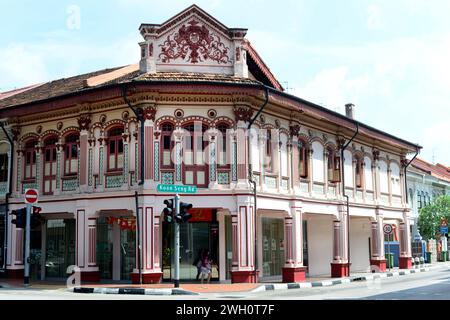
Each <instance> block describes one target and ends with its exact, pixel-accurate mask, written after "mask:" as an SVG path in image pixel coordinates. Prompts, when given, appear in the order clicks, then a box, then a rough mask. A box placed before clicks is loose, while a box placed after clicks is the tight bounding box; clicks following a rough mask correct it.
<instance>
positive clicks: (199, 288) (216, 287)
mask: <svg viewBox="0 0 450 320" xmlns="http://www.w3.org/2000/svg"><path fill="white" fill-rule="evenodd" d="M449 266H450V262H438V263H435V264H425V265H422V266H420V267H413V268H412V269H409V270H408V269H398V268H394V269H392V270H391V271H390V272H389V271H387V272H386V273H353V274H351V276H350V277H346V278H330V277H321V278H317V277H316V278H307V280H306V282H301V283H281V282H279V283H275V282H272V283H256V284H255V283H235V284H230V283H211V284H203V285H202V284H200V283H181V284H180V288H174V286H173V284H172V283H161V284H145V285H137V284H135V285H133V284H102V283H100V284H98V283H85V284H83V285H82V286H81V287H79V288H69V289H68V288H67V287H66V283H65V282H48V281H31V286H30V287H28V288H25V287H24V286H23V281H22V280H18V279H0V287H3V288H4V289H23V290H28V289H38V290H62V291H70V292H75V293H102V294H139V295H144V294H145V295H198V294H205V293H230V292H233V293H244V292H246V293H250V292H261V291H272V290H287V289H303V288H313V287H325V286H334V285H339V284H344V283H350V282H354V281H367V280H373V279H379V278H388V277H397V276H405V275H410V274H414V273H419V272H427V271H429V270H433V269H437V268H443V267H449ZM0 290H1V289H0Z"/></svg>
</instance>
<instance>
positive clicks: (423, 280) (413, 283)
mask: <svg viewBox="0 0 450 320" xmlns="http://www.w3.org/2000/svg"><path fill="white" fill-rule="evenodd" d="M106 299H107V300H272V299H273V300H277V299H281V300H348V299H353V300H354V299H358V300H450V267H443V268H439V269H435V270H431V271H428V272H423V273H415V274H410V275H407V276H400V277H393V278H383V279H376V280H373V281H361V282H359V281H357V282H351V283H348V284H342V285H336V286H331V287H316V288H307V289H290V290H275V291H265V292H258V293H249V292H247V293H215V294H208V295H205V294H201V295H196V296H139V295H114V294H81V293H80V294H76V293H71V292H67V291H66V290H65V289H60V290H37V289H11V288H10V289H8V288H2V289H0V300H106Z"/></svg>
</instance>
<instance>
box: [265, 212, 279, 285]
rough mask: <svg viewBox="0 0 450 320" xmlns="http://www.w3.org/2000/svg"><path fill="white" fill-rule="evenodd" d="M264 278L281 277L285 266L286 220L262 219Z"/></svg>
mask: <svg viewBox="0 0 450 320" xmlns="http://www.w3.org/2000/svg"><path fill="white" fill-rule="evenodd" d="M261 222H262V243H263V247H262V249H263V276H264V277H271V276H281V274H282V268H283V266H284V220H283V219H277V218H262V221H261Z"/></svg>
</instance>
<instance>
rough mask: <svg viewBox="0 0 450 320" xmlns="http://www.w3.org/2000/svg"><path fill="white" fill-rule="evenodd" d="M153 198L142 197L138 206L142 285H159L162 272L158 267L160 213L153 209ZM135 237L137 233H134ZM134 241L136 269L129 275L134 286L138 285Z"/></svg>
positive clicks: (159, 266)
mask: <svg viewBox="0 0 450 320" xmlns="http://www.w3.org/2000/svg"><path fill="white" fill-rule="evenodd" d="M154 199H155V198H154V197H143V201H142V200H141V203H140V205H139V219H140V221H141V223H140V236H141V239H140V243H141V248H142V250H141V272H142V283H144V284H149V283H160V282H161V279H162V275H163V273H162V271H161V265H160V256H161V255H160V252H159V248H160V244H161V241H160V239H159V236H160V219H161V217H160V212H162V207H161V208H160V210H159V209H156V208H154V205H155V201H154ZM136 236H137V233H136ZM137 243H138V242H137V241H136V268H135V269H133V272H132V273H131V281H132V283H134V284H138V283H139V269H137V266H138V261H137V260H138V252H139V251H138V250H137Z"/></svg>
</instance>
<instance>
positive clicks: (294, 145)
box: [288, 125, 300, 193]
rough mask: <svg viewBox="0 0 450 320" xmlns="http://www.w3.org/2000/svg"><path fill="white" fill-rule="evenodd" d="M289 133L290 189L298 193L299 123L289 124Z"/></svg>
mask: <svg viewBox="0 0 450 320" xmlns="http://www.w3.org/2000/svg"><path fill="white" fill-rule="evenodd" d="M289 133H290V140H289V141H290V143H289V145H288V147H289V150H290V153H289V154H290V159H291V167H292V169H291V170H290V171H291V175H292V184H291V185H292V189H293V192H294V193H299V190H300V172H299V171H298V167H299V160H300V159H299V150H298V149H299V147H298V145H299V140H298V135H299V134H300V126H299V125H291V126H289Z"/></svg>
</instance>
